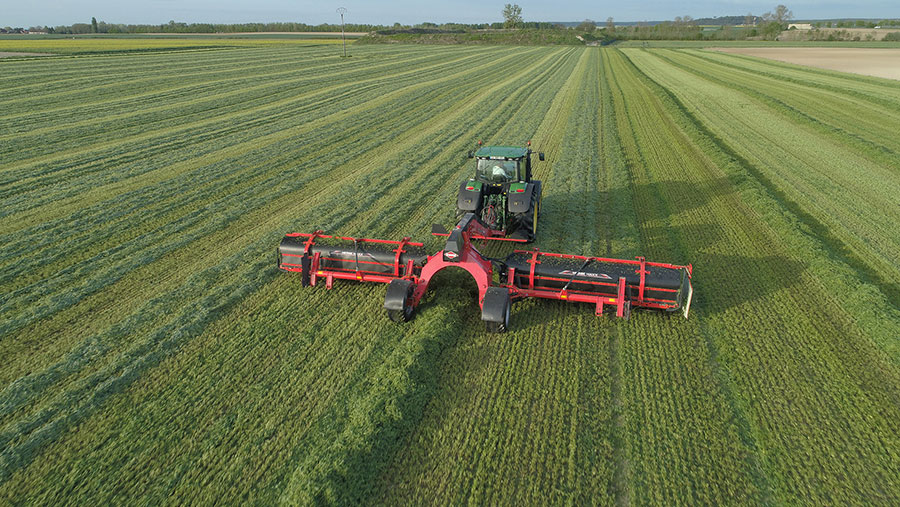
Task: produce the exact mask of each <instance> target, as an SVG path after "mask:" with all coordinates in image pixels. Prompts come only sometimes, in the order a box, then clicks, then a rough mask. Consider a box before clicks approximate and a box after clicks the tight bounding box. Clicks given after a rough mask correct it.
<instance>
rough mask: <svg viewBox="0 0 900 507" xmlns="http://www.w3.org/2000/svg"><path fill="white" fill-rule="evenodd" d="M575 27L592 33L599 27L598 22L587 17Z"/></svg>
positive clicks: (580, 30)
mask: <svg viewBox="0 0 900 507" xmlns="http://www.w3.org/2000/svg"><path fill="white" fill-rule="evenodd" d="M575 29H576V30H578V31H579V32H584V33H591V32H593V31H594V30H596V29H597V23H594V21H593V20H590V19H586V20H584V21H582V22H581V23H579V24H578V26H576V27H575Z"/></svg>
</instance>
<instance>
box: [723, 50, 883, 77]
mask: <svg viewBox="0 0 900 507" xmlns="http://www.w3.org/2000/svg"><path fill="white" fill-rule="evenodd" d="M716 49H717V50H718V51H722V52H725V53H737V54H741V55H750V56H758V57H760V58H769V59H771V60H778V61H781V62H787V63H795V64H798V65H807V66H810V67H818V68H820V69H830V70H838V71H841V72H852V73H854V74H862V75H865V76H876V77H884V78H888V79H898V80H900V49H887V48H886V49H872V48H716Z"/></svg>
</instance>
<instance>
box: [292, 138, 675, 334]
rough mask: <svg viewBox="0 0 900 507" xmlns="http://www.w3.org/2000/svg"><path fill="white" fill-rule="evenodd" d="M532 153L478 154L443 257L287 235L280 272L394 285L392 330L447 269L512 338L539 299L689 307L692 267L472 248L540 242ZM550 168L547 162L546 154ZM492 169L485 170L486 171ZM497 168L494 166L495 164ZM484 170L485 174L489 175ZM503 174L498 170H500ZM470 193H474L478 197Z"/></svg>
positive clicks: (309, 281)
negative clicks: (466, 278) (521, 307)
mask: <svg viewBox="0 0 900 507" xmlns="http://www.w3.org/2000/svg"><path fill="white" fill-rule="evenodd" d="M531 153H532V152H531V150H530V149H529V148H518V147H490V146H488V147H481V148H480V149H479V150H478V151H477V152H475V153H474V154H470V156H472V157H474V158H477V159H478V166H477V171H476V177H475V178H474V179H472V180H469V181H468V182H464V183H463V184H462V185H461V186H460V193H459V197H458V202H457V215H458V216H459V217H460V220H459V222H458V223H457V224H456V226H455V227H454V228H453V229H452V230H451V231H449V232H448V231H447V230H446V229H444V228H443V227H442V226H439V225H435V226H433V227H432V234H434V235H436V236H445V237H447V241H446V244H445V245H444V248H443V249H442V250H440V251H438V252H436V253H435V254H434V255H428V254H427V253H426V251H425V249H424V245H423V244H422V243H414V242H412V241H410V238H403V239H402V240H400V241H389V240H380V239H364V238H351V237H342V236H328V235H325V234H324V233H323V232H322V231H317V232H314V233H312V234H305V233H290V234H287V235H285V237H284V238H283V239H282V240H281V244H280V245H279V247H278V268H280V269H282V270H285V271H293V272H297V273H300V280H301V284H302V285H303V286H304V287H305V286H308V285H316V284H317V283H319V282H320V281H322V280H324V281H325V286H326V287H327V288H329V289H330V288H331V287H332V284H333V282H334V280H335V279H337V280H357V281H361V282H381V283H387V284H388V288H387V294H386V296H385V301H384V308H385V309H386V310H387V314H388V316H389V317H390V318H391V320H393V321H395V322H404V321H408V320H410V319H411V318H412V316H413V312H414V311H415V308H416V306H418V304H419V302H420V301H421V300H422V297H423V296H424V295H425V293H426V292H427V291H428V284H429V282H430V281H431V279H432V277H434V275H435V274H436V273H437V272H439V271H441V270H442V269H444V268H447V267H459V268H462V269H464V270H465V271H467V272H468V273H469V274H470V275H472V277H473V278H474V279H475V282H476V283H477V285H478V302H479V304H480V306H481V318H482V320H484V322H485V324H486V326H487V330H488V331H490V332H495V333H497V332H500V333H502V332H505V331H506V330H508V329H509V322H510V310H511V306H512V303H513V302H514V301H516V300H520V299H524V298H529V297H536V298H546V299H557V300H563V301H569V302H579V303H590V304H593V305H594V309H595V310H594V311H595V313H596V315H600V314H601V313H603V310H604V307H610V308H615V312H616V315H617V316H618V317H624V318H626V319H627V318H628V316H629V315H630V313H631V309H632V308H633V307H635V308H649V309H654V310H662V311H667V312H676V311H680V312H682V313H683V314H684V316H685V318H687V316H688V312H689V310H690V306H691V297H692V287H691V275H692V268H691V265H690V264H688V265H686V266H678V265H674V264H664V263H658V262H647V261H646V260H645V259H644V258H643V257H638V258H637V259H635V260H624V259H607V258H602V257H586V256H581V255H567V254H557V253H549V252H541V251H540V250H538V249H536V248H535V249H533V250H515V251H514V252H513V253H511V254H510V255H508V256H507V257H506V258H505V259H493V258H489V257H485V256H483V255H482V254H481V253H480V252H479V251H478V250H477V249H476V248H475V246H474V245H473V241H479V240H481V241H486V240H504V241H518V242H523V243H524V242H529V241H531V240H533V239H534V236H535V234H536V233H537V217H538V214H539V208H540V200H541V184H540V182H539V181H537V180H532V178H531ZM539 155H540V156H539V158H540V159H541V160H543V158H544V157H543V154H542V153H541V154H539ZM485 161H487V162H485ZM495 162H496V164H495ZM483 168H484V169H483ZM494 168H499V169H500V170H497V169H494ZM473 191H476V192H475V193H474V194H473Z"/></svg>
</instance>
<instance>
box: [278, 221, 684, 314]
mask: <svg viewBox="0 0 900 507" xmlns="http://www.w3.org/2000/svg"><path fill="white" fill-rule="evenodd" d="M464 223H465V224H466V225H465V228H461V226H462V224H464ZM455 230H461V236H462V239H463V246H462V249H461V252H460V253H459V254H458V258H455V259H454V260H446V257H445V253H446V252H445V250H441V251H439V252H437V253H435V254H434V255H431V256H429V257H428V259H427V261H426V262H425V264H424V266H423V267H422V270H421V273H420V274H419V275H418V276H416V275H415V272H414V269H413V261H412V260H409V261H408V262H407V263H406V265H405V266H401V265H400V257H401V255H402V254H403V253H404V252H405V251H406V250H405V248H406V247H407V246H416V247H420V246H423V244H422V243H413V242H411V241H410V240H409V238H408V237H406V238H403V239H402V240H400V241H391V240H382V239H369V238H353V237H346V236H326V235H325V234H323V232H322V231H316V232H314V233H312V234H305V233H291V234H287V236H289V237H303V238H307V240H306V245H305V248H304V255H305V256H309V254H310V252H311V247H312V245H314V244H315V241H316V240H317V239H319V238H337V239H342V240H347V241H354V242H366V243H379V244H390V245H396V246H397V248H396V249H395V250H394V252H396V255H395V257H394V271H393V273H391V274H383V273H377V274H376V273H371V272H365V271H363V270H359V269H358V267H357V269H355V270H352V271H351V270H334V269H320V267H319V261H320V256H319V254H318V253H315V254H313V255H312V259H311V262H310V270H309V271H310V273H309V276H310V279H309V281H310V285H315V284H316V281H317V279H319V278H322V277H324V278H325V286H326V287H327V288H328V289H330V288H331V287H332V284H333V282H334V280H335V279H342V280H358V281H361V282H381V283H389V282H391V281H392V280H395V279H398V278H400V279H407V280H411V281H412V282H413V283H414V284H415V289H414V292H413V295H412V299H411V301H410V303H409V304H410V305H411V306H412V307H413V308H415V307H416V306H417V305H418V304H419V302H420V301H421V300H422V297H423V296H424V295H425V293H426V292H427V291H428V284H429V282H430V281H431V278H432V277H433V276H434V275H435V274H436V273H437V272H439V271H441V270H442V269H444V268H447V267H458V268H462V269H464V270H466V271H467V272H468V273H469V274H470V275H472V277H473V278H474V279H475V282H476V283H477V284H478V305H479V307H483V304H484V296H485V293H486V292H487V289H488V287H491V286H492V285H493V266H492V265H491V262H490V261H489V260H487V259H485V258H484V257H482V256H481V254H480V253H479V252H478V250H476V249H475V247H474V246H472V244H471V240H473V239H479V240H507V241H518V240H512V239H509V238H501V237H497V236H495V235H494V234H493V233H495V232H496V231H491V230H490V229H489V228H487V227H485V226H484V225H483V224H481V223H480V222H478V221H477V220H468V222H467V220H466V219H465V218H464V219H463V220H462V221H461V222H460V224H459V225H457V226H456V227H455ZM433 234H434V235H435V236H449V235H450V233H433ZM516 252H517V253H527V254H530V255H531V259H529V260H528V261H527V262H528V263H529V264H531V271H530V273H529V277H528V280H529V282H528V286H527V287H519V286H517V285H516V284H515V270H514V269H513V268H509V270H508V272H507V278H506V280H507V283H506V284H500V285H499V286H500V287H504V288H507V289H508V290H509V291H510V297H511V298H512V299H514V300H516V299H524V298H528V297H537V298H544V299H556V300H562V301H570V302H579V303H591V304H593V305H594V313H595V314H596V315H600V314H601V313H603V307H604V306H605V305H609V306H615V308H616V316H618V317H625V318H627V317H628V314H629V312H630V309H631V307H632V306H635V307H642V308H653V309H658V310H668V309H672V308H674V307H675V306H676V305H675V303H672V302H661V301H660V300H653V299H651V298H647V297H646V296H645V294H644V289H645V275H646V274H647V273H648V272H649V271H647V267H662V268H669V269H686V270H687V273H688V278H689V279H690V278H691V276H692V274H693V267H692V265H690V264H688V265H686V266H679V265H675V264H666V263H659V262H647V261H646V259H644V258H643V257H637V258H636V260H625V259H608V258H604V257H585V256H581V255H568V254H557V253H549V252H541V251H539V250H538V249H536V248H535V249H534V250H516ZM283 255H291V254H283ZM291 256H294V257H302V256H301V255H296V254H294V255H291ZM542 256H547V257H556V258H562V259H576V260H584V261H587V260H593V261H600V262H607V263H615V264H626V265H632V266H635V268H636V269H635V273H636V274H640V282H639V283H638V284H637V285H634V284H632V285H628V284H627V282H626V279H625V277H620V278H619V279H618V280H616V281H615V282H597V281H584V280H579V282H578V283H592V284H601V285H607V286H613V287H615V288H616V295H615V297H612V296H609V295H598V294H591V293H587V292H584V291H576V290H567V289H566V288H563V289H560V290H555V289H546V288H535V286H534V281H535V266H536V265H537V264H540V262H541V261H540V257H542ZM357 266H358V265H357ZM279 267H280V268H281V269H284V270H286V271H295V272H302V271H303V269H302V267H301V265H299V264H293V263H285V262H281V263H280V264H279ZM563 281H566V280H563ZM627 288H636V289H637V291H638V295H637V298H636V299H630V300H629V299H628V298H627V291H626V289H627ZM654 290H665V289H654ZM669 290H673V291H674V290H675V289H669ZM687 305H688V307H689V306H690V295H689V297H688V302H687ZM685 317H687V311H685Z"/></svg>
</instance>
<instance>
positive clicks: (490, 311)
mask: <svg viewBox="0 0 900 507" xmlns="http://www.w3.org/2000/svg"><path fill="white" fill-rule="evenodd" d="M511 307H512V301H511V300H510V297H509V290H508V289H505V288H503V287H488V290H487V293H486V294H485V296H484V304H483V306H482V309H481V318H482V320H484V325H485V328H486V329H487V332H488V333H505V332H507V331H509V319H510V312H511Z"/></svg>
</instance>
